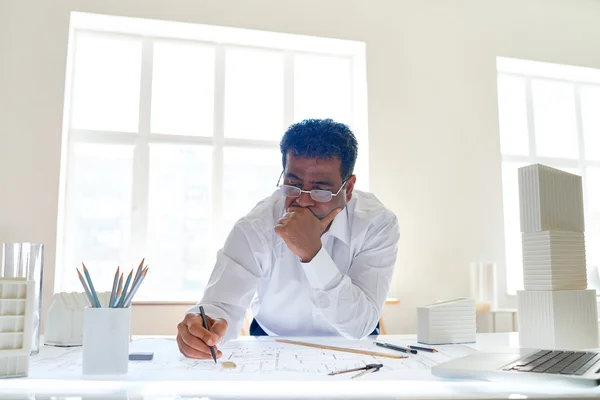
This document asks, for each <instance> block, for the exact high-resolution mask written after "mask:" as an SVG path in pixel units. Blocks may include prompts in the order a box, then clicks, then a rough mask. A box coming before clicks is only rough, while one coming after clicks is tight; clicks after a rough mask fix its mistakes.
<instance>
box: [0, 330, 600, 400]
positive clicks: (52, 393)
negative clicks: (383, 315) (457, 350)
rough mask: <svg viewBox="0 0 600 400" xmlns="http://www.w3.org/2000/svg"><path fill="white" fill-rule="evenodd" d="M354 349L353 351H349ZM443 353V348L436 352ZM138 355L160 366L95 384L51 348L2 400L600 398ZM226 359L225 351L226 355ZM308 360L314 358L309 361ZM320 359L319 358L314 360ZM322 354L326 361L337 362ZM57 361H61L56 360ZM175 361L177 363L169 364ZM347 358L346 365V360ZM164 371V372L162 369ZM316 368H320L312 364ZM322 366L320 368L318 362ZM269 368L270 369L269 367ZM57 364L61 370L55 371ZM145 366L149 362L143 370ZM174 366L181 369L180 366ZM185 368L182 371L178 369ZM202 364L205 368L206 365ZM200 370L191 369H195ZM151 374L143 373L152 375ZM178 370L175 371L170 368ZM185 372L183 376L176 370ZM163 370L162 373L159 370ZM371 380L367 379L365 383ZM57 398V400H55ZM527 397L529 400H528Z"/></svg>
mask: <svg viewBox="0 0 600 400" xmlns="http://www.w3.org/2000/svg"><path fill="white" fill-rule="evenodd" d="M294 339H295V340H304V341H310V342H312V343H320V344H333V345H339V344H340V343H341V342H343V339H340V338H323V337H320V338H294ZM377 340H378V341H385V342H391V343H396V344H406V343H409V342H412V343H415V336H414V335H386V336H379V337H378V338H377ZM372 342H373V338H370V339H367V340H365V341H346V343H352V344H354V346H353V347H361V346H362V347H364V346H365V345H367V344H368V345H372ZM232 344H234V345H235V346H238V348H242V349H243V348H244V347H245V346H247V347H252V346H254V345H256V344H258V345H261V346H271V345H272V344H274V341H273V339H272V338H252V337H242V338H240V339H239V340H238V341H235V342H232ZM468 346H470V347H473V348H474V349H477V350H485V351H502V350H505V349H507V348H516V347H518V336H517V335H516V334H515V333H492V334H478V335H477V342H476V343H473V344H470V345H468ZM345 347H348V346H345ZM435 347H437V348H440V347H441V346H435ZM131 350H132V351H155V361H157V363H156V364H139V366H136V368H132V367H131V365H130V371H129V373H128V375H126V376H123V377H113V378H103V379H98V378H95V379H89V378H87V377H86V378H84V377H82V376H81V372H80V371H81V370H80V368H81V367H80V365H81V348H70V349H64V348H55V347H48V346H44V347H43V348H42V349H41V351H40V355H39V356H35V357H32V358H31V368H30V376H29V377H28V378H19V379H7V380H0V399H5V398H6V399H7V398H10V399H15V398H17V399H19V398H23V399H50V398H52V399H55V400H57V399H60V398H61V397H60V396H63V397H64V398H72V397H73V396H82V398H84V399H85V398H90V397H88V396H91V397H93V398H94V399H124V400H125V399H128V400H132V399H144V400H155V399H159V398H160V399H186V398H196V399H197V398H199V397H202V398H203V399H229V398H236V399H237V398H254V399H256V398H261V399H267V398H277V399H281V398H286V399H287V398H289V399H299V398H319V399H334V398H335V399H338V398H344V399H363V398H364V399H366V398H368V399H391V398H422V399H429V398H444V399H463V398H464V399H473V398H484V397H485V398H504V399H509V398H510V399H519V398H527V397H535V398H556V397H576V398H588V397H589V398H597V397H599V396H600V389H599V388H594V389H578V388H570V387H563V386H558V385H557V386H548V385H544V386H543V387H540V386H539V385H527V384H515V385H506V384H505V383H504V384H500V383H492V382H485V381H458V380H444V379H441V378H437V377H434V376H432V375H431V373H430V371H429V370H428V369H426V368H423V369H417V370H411V369H407V370H394V371H387V373H386V372H378V373H377V374H369V375H366V376H365V377H361V378H360V379H356V380H350V379H349V378H348V377H344V376H336V377H330V376H327V374H325V373H318V374H317V373H315V372H314V371H313V373H307V374H301V373H297V372H294V373H293V374H289V373H288V374H287V375H286V374H284V373H283V374H281V375H273V374H262V375H261V374H255V373H238V374H236V375H234V374H229V375H228V374H227V373H225V374H224V373H223V371H222V370H221V371H220V372H219V371H217V370H215V368H216V367H215V366H214V363H212V364H211V362H204V361H202V362H195V361H193V360H189V359H188V360H181V357H180V355H179V353H178V352H177V347H176V344H175V342H174V341H173V338H165V337H161V338H157V337H144V336H140V337H136V338H134V341H133V342H132V344H131ZM224 354H225V355H226V354H227V353H226V351H224ZM304 354H308V353H304ZM311 354H313V356H314V353H311ZM330 356H331V354H330V353H323V357H330ZM52 357H54V358H52ZM169 357H170V359H171V361H168V360H167V359H168V358H169ZM340 358H343V357H340ZM163 361H164V363H165V364H162V365H161V364H160V362H163ZM312 361H313V362H314V361H316V360H312ZM317 361H318V360H317ZM265 362H267V361H265ZM51 363H55V364H52V365H56V366H57V367H56V368H54V367H53V368H50V369H49V368H48V366H49V365H50V364H51ZM142 363H143V362H142ZM173 363H175V365H174V364H173ZM177 363H180V364H181V365H177ZM202 363H203V364H202ZM192 364H193V365H195V366H196V367H198V366H199V367H200V368H199V369H196V370H190V369H186V368H188V367H189V366H190V365H192ZM145 366H147V368H148V369H147V370H144V368H146V367H145ZM174 366H175V367H176V369H174V370H169V368H173V367H174ZM179 367H181V369H177V368H179ZM157 368H158V369H157ZM363 378H364V379H363ZM56 396H58V397H56ZM523 396H525V397H523Z"/></svg>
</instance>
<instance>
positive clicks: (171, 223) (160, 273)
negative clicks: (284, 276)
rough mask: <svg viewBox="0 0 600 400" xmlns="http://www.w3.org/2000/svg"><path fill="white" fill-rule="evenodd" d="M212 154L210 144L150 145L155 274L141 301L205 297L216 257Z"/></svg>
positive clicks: (150, 254) (149, 247)
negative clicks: (212, 207)
mask: <svg viewBox="0 0 600 400" xmlns="http://www.w3.org/2000/svg"><path fill="white" fill-rule="evenodd" d="M211 155H212V150H211V148H210V147H208V146H192V145H172V144H152V145H151V146H150V170H149V190H148V235H147V238H148V239H147V243H146V254H147V255H146V257H147V260H148V263H149V265H150V268H151V272H152V273H151V274H150V273H148V275H147V278H146V280H145V281H144V285H143V286H141V287H140V291H139V295H138V296H137V298H138V300H139V299H142V298H152V299H157V295H158V296H160V297H165V298H166V299H169V300H174V299H187V300H190V299H199V298H200V296H201V294H202V290H203V289H204V286H205V285H206V283H207V281H208V277H209V274H210V271H211V270H212V267H213V265H214V261H215V253H214V252H213V251H211V248H212V244H211V241H210V238H211V234H212V233H211V219H210V218H211V201H210V199H211V185H212V168H211V166H212V156H211ZM152 266H154V268H152ZM186 296H187V297H186Z"/></svg>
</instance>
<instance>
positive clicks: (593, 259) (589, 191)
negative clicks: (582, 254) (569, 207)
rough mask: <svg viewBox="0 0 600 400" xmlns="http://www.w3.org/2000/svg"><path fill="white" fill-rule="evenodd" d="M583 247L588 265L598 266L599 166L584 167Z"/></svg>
mask: <svg viewBox="0 0 600 400" xmlns="http://www.w3.org/2000/svg"><path fill="white" fill-rule="evenodd" d="M585 185H586V195H587V196H586V203H585V216H586V219H585V240H586V243H585V249H586V259H587V265H588V266H594V265H595V266H597V267H600V167H588V168H587V169H586V181H585Z"/></svg>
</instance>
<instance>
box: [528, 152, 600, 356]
mask: <svg viewBox="0 0 600 400" xmlns="http://www.w3.org/2000/svg"><path fill="white" fill-rule="evenodd" d="M519 207H520V213H521V232H522V244H523V278H524V279H523V281H524V286H525V290H524V291H518V292H517V303H518V324H519V339H520V345H521V346H522V347H534V348H542V347H543V348H547V349H559V348H562V349H566V348H571V349H583V348H594V347H598V321H597V304H596V295H595V294H596V293H595V290H586V288H587V274H586V260H585V236H584V228H585V226H584V214H583V190H582V182H581V177H580V176H578V175H574V174H570V173H567V172H564V171H561V170H557V169H554V168H550V167H547V166H545V165H540V164H534V165H530V166H527V167H523V168H520V169H519Z"/></svg>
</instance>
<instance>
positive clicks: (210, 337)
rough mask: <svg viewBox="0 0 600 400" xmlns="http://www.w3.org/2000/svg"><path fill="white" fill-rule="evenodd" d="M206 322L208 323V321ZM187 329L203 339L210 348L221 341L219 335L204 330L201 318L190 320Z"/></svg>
mask: <svg viewBox="0 0 600 400" xmlns="http://www.w3.org/2000/svg"><path fill="white" fill-rule="evenodd" d="M206 322H207V323H208V321H206ZM187 327H188V331H190V333H191V334H192V335H194V336H196V337H197V338H199V339H201V340H202V341H203V342H204V343H206V344H207V345H209V346H214V345H215V344H217V341H218V340H219V338H218V337H217V335H215V334H214V333H212V332H209V331H207V330H206V329H204V325H203V323H202V317H201V316H197V318H190V319H189V320H188V321H187Z"/></svg>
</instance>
